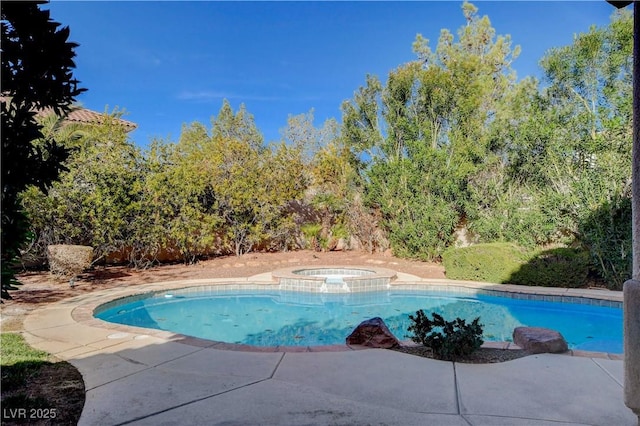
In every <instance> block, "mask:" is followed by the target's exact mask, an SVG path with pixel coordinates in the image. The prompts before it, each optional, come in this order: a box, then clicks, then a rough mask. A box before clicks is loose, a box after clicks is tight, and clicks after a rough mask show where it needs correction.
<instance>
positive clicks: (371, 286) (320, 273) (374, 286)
mask: <svg viewBox="0 0 640 426" xmlns="http://www.w3.org/2000/svg"><path fill="white" fill-rule="evenodd" d="M272 276H273V278H274V280H276V281H278V282H279V288H280V290H290V291H305V292H312V293H356V292H363V291H376V290H387V289H389V287H390V285H391V281H393V280H394V279H395V278H396V276H397V275H396V272H395V271H392V270H391V269H385V268H377V267H371V268H369V267H354V266H344V267H342V266H319V267H295V268H284V269H278V270H277V271H273V273H272Z"/></svg>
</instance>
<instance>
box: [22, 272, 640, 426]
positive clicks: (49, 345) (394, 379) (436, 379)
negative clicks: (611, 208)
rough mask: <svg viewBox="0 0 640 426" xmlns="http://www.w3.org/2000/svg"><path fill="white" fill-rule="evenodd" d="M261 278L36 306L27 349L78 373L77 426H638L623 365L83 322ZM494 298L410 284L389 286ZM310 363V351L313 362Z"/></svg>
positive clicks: (595, 356) (27, 325)
mask: <svg viewBox="0 0 640 426" xmlns="http://www.w3.org/2000/svg"><path fill="white" fill-rule="evenodd" d="M270 282H272V280H271V275H270V274H262V275H260V276H254V277H250V278H245V279H219V280H191V281H175V282H169V283H156V284H145V285H140V286H136V288H135V289H131V288H123V289H117V288H115V289H110V290H106V291H101V292H95V293H89V294H84V295H82V296H78V297H73V298H70V299H65V300H62V301H59V302H57V303H52V304H49V305H47V306H43V307H42V308H39V309H37V310H35V311H33V312H32V313H31V314H29V315H28V316H27V317H26V319H25V321H24V331H23V335H24V336H25V339H26V340H27V342H28V343H29V344H31V345H32V346H34V347H36V348H38V349H42V350H46V351H48V352H50V353H53V354H55V355H56V356H57V357H59V358H61V359H64V360H67V361H69V362H70V363H71V364H73V365H74V366H75V367H76V368H78V370H79V371H80V372H81V373H82V376H83V379H84V382H85V386H86V403H85V407H84V410H83V412H82V417H81V419H80V424H82V425H98V424H99V425H120V424H139V425H144V424H149V425H162V424H167V425H169V424H171V425H174V424H180V425H199V424H224V425H253V424H255V425H257V424H260V425H325V424H335V425H363V424H386V425H467V426H468V425H555V426H558V425H603V426H604V425H607V426H608V425H636V424H637V421H638V420H637V417H636V416H635V415H634V414H633V413H632V412H631V410H629V409H628V408H627V407H626V406H625V405H624V402H623V365H622V357H621V356H612V355H607V354H600V353H584V352H577V351H576V352H575V353H573V355H580V356H569V355H551V354H540V355H530V356H527V357H524V358H520V359H516V360H513V361H508V362H504V363H498V364H461V363H452V362H445V361H437V360H432V359H427V358H421V357H417V356H413V355H408V354H404V353H400V352H395V351H389V350H383V349H364V350H353V349H354V348H348V347H325V348H314V347H311V348H303V349H302V350H305V351H307V352H305V353H299V352H298V351H299V349H298V350H296V349H294V348H284V349H280V350H279V351H275V349H274V348H264V349H262V350H256V351H238V350H227V349H238V348H237V347H232V346H233V345H226V344H224V343H217V342H211V341H206V340H202V339H193V338H189V337H185V336H181V335H177V334H173V333H168V332H164V331H158V330H148V329H141V328H135V327H128V326H121V325H117V324H110V323H105V322H103V321H100V320H97V319H95V318H93V316H92V314H93V309H94V308H95V307H96V306H98V305H100V304H102V303H104V302H106V301H108V300H113V299H117V298H119V297H125V296H128V295H131V294H138V293H144V292H149V291H157V290H166V289H175V288H183V287H189V286H197V285H203V284H204V283H207V284H208V285H215V284H219V285H222V284H227V285H238V286H243V284H244V285H246V284H248V283H256V284H259V283H263V284H265V285H268V284H269V283H270ZM412 283H413V284H416V285H425V284H427V283H431V284H434V283H435V284H437V285H452V286H458V285H459V286H464V287H466V288H485V289H486V288H492V286H491V285H487V284H479V283H459V282H452V281H445V280H420V279H419V278H417V277H413V276H410V275H406V274H398V279H397V280H396V284H403V285H404V284H406V285H409V284H412ZM512 287H514V286H500V288H501V289H505V290H509V291H517V292H519V293H520V292H522V294H530V293H537V294H541V293H542V294H548V295H550V296H573V297H580V296H585V297H589V298H593V299H599V300H605V301H613V302H617V301H621V300H622V295H621V293H620V294H619V293H618V292H604V291H600V290H583V291H582V292H580V291H579V290H571V289H542V290H539V289H532V288H524V289H523V288H517V287H516V288H512ZM318 349H320V350H321V351H317V350H318Z"/></svg>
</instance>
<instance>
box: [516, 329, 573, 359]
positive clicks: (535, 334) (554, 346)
mask: <svg viewBox="0 0 640 426" xmlns="http://www.w3.org/2000/svg"><path fill="white" fill-rule="evenodd" d="M513 343H515V344H516V345H518V346H520V347H521V348H522V349H524V350H526V351H528V352H531V353H533V354H541V353H547V352H548V353H554V354H557V353H561V352H566V351H567V350H569V347H568V346H567V342H566V341H565V340H564V337H562V334H560V333H558V332H557V331H555V330H550V329H548V328H541V327H516V329H515V330H513Z"/></svg>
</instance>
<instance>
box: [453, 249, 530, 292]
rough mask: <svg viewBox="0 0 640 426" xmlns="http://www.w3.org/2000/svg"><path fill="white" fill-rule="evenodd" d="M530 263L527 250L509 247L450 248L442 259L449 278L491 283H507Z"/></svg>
mask: <svg viewBox="0 0 640 426" xmlns="http://www.w3.org/2000/svg"><path fill="white" fill-rule="evenodd" d="M527 259H528V256H527V253H526V251H525V250H524V249H522V248H520V247H518V246H516V245H514V244H508V243H489V244H476V245H473V246H469V247H462V248H450V249H448V250H447V251H445V252H444V254H443V255H442V263H443V264H444V269H445V274H446V276H447V278H449V279H452V280H470V281H486V282H491V283H504V282H508V281H509V279H510V278H511V276H512V275H513V274H514V273H515V272H516V271H517V270H518V269H520V267H521V266H522V265H523V264H524V263H525V262H526V261H527Z"/></svg>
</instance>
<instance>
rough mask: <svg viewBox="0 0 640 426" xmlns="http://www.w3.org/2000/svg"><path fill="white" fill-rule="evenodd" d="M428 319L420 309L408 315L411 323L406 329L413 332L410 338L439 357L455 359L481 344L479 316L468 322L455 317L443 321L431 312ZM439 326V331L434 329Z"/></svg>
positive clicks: (469, 352) (471, 351) (439, 316)
mask: <svg viewBox="0 0 640 426" xmlns="http://www.w3.org/2000/svg"><path fill="white" fill-rule="evenodd" d="M431 315H432V316H433V320H430V319H429V318H428V317H427V316H426V315H425V314H424V311H423V310H422V309H420V310H419V311H417V312H416V315H415V316H413V315H409V319H410V320H411V321H412V324H411V325H410V326H409V327H408V328H407V331H409V332H413V334H414V335H413V336H412V337H411V340H413V341H414V342H416V343H421V344H422V345H424V346H427V347H429V348H431V350H432V351H433V354H434V355H435V356H436V357H437V358H440V359H444V360H456V359H458V358H460V357H463V356H466V355H469V354H471V353H473V352H474V351H475V350H477V349H479V348H480V346H482V343H483V340H482V327H483V325H482V324H480V317H478V318H476V319H474V320H473V321H472V322H471V323H470V324H467V323H466V321H465V320H463V319H461V318H456V319H455V320H453V321H445V320H444V318H443V317H442V316H441V315H438V314H436V313H435V312H433V313H432V314H431ZM434 328H439V329H440V330H441V331H434V330H433V329H434Z"/></svg>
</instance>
